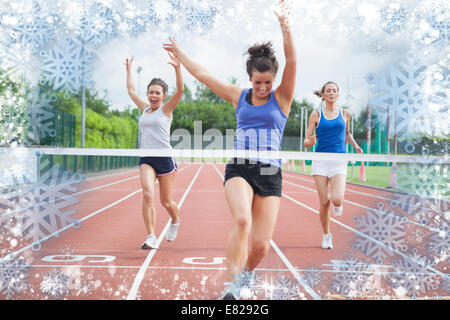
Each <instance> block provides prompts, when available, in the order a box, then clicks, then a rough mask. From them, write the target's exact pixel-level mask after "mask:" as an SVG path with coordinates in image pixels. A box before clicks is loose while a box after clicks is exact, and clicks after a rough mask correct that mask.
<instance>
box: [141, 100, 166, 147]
mask: <svg viewBox="0 0 450 320" xmlns="http://www.w3.org/2000/svg"><path fill="white" fill-rule="evenodd" d="M149 109H150V107H148V108H146V109H145V110H144V112H142V115H141V117H140V118H139V130H140V131H141V145H140V148H141V149H168V150H172V147H171V146H170V125H171V124H172V118H170V117H168V116H167V115H166V114H165V113H164V112H163V110H162V106H160V107H159V108H158V109H156V110H155V111H153V112H152V113H146V111H148V110H149Z"/></svg>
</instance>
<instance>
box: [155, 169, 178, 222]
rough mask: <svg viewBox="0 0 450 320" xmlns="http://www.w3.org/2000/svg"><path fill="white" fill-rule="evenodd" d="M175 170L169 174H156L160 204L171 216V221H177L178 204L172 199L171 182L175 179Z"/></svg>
mask: <svg viewBox="0 0 450 320" xmlns="http://www.w3.org/2000/svg"><path fill="white" fill-rule="evenodd" d="M175 176H176V171H173V172H171V173H169V174H165V175H161V176H158V181H159V198H160V201H161V204H162V206H163V207H164V208H165V209H166V210H167V213H168V214H169V215H170V218H172V223H177V222H178V206H177V204H176V202H174V201H173V200H172V190H173V183H174V181H175Z"/></svg>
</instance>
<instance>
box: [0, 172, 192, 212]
mask: <svg viewBox="0 0 450 320" xmlns="http://www.w3.org/2000/svg"><path fill="white" fill-rule="evenodd" d="M189 166H190V165H187V166H184V167H183V168H181V169H179V170H178V172H181V171H182V170H183V169H186V168H187V167H189ZM114 175H118V174H113V176H114ZM105 177H108V176H106V175H105V176H102V178H105ZM99 178H100V177H99ZM136 178H139V175H136V176H132V177H128V178H124V179H122V180H118V181H114V182H111V183H107V184H103V185H100V186H98V187H93V188H90V189H86V190H83V191H79V192H75V193H73V194H70V195H67V196H65V197H61V198H58V201H59V200H65V199H69V198H72V197H75V196H77V195H80V194H84V193H87V192H91V191H96V190H100V189H103V188H106V187H110V186H113V185H115V184H119V183H122V182H126V181H129V180H133V179H136ZM88 181H90V180H88ZM55 201H56V200H54V201H48V202H45V201H41V202H39V203H36V204H35V205H36V206H37V205H45V204H50V203H54V202H55ZM27 209H28V207H26V208H23V209H18V210H14V211H11V212H8V213H4V214H0V216H1V217H3V216H6V215H14V214H16V213H19V212H21V211H24V210H27Z"/></svg>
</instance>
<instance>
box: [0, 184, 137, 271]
mask: <svg viewBox="0 0 450 320" xmlns="http://www.w3.org/2000/svg"><path fill="white" fill-rule="evenodd" d="M141 191H142V189H139V190H136V191H134V192H132V193H130V194H128V195H126V196H125V197H123V198H121V199H119V200H117V201H114V202H113V203H111V204H109V205H107V206H106V207H103V208H101V209H99V210H97V211H94V212H92V213H91V214H89V215H87V216H85V217H83V218H81V219H79V220H77V221H76V222H73V223H71V224H69V225H67V226H65V227H63V228H61V229H59V230H57V231H55V232H53V233H52V234H49V235H47V236H45V237H43V238H41V239H39V240H36V241H34V242H33V243H31V244H29V245H27V246H25V247H23V248H21V249H20V250H17V251H15V252H12V253H10V254H8V255H7V256H5V257H3V258H1V259H0V262H2V261H3V259H4V258H6V257H11V258H14V257H15V256H17V255H18V254H20V253H22V252H24V251H25V250H27V249H29V248H31V247H33V246H34V245H36V244H40V243H41V242H44V241H47V240H48V239H50V238H52V237H54V236H57V235H59V234H60V233H61V232H63V231H65V230H67V229H69V228H71V227H74V226H77V225H79V224H80V222H83V221H84V220H87V219H89V218H91V217H93V216H95V215H96V214H98V213H100V212H103V211H105V210H107V209H109V208H111V207H113V206H115V205H116V204H118V203H120V202H122V201H124V200H127V199H128V198H130V197H132V196H134V195H135V194H137V193H139V192H141Z"/></svg>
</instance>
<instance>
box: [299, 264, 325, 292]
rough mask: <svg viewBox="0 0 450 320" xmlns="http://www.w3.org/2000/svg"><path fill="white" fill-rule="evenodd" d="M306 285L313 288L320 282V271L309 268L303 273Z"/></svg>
mask: <svg viewBox="0 0 450 320" xmlns="http://www.w3.org/2000/svg"><path fill="white" fill-rule="evenodd" d="M303 276H304V278H305V281H306V283H307V284H308V285H309V286H310V287H312V288H314V287H315V286H317V285H319V284H320V282H321V281H322V271H321V270H320V269H317V268H316V267H309V268H308V269H306V270H305V271H304V272H303Z"/></svg>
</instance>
